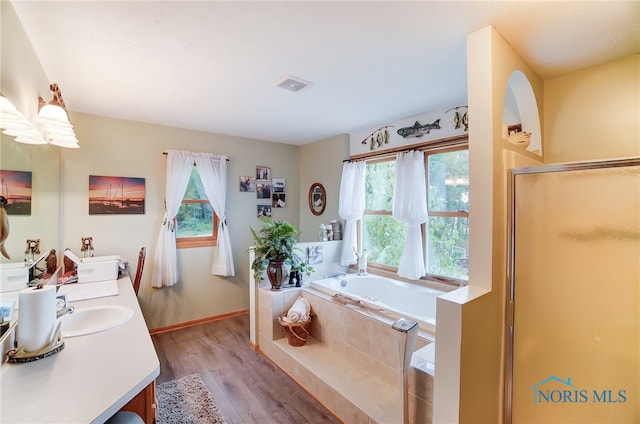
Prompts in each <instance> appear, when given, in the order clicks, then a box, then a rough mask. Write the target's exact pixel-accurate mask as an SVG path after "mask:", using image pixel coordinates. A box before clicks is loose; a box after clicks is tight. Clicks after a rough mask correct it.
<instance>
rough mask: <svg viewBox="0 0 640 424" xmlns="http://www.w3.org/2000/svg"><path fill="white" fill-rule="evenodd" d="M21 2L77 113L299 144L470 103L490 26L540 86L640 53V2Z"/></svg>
mask: <svg viewBox="0 0 640 424" xmlns="http://www.w3.org/2000/svg"><path fill="white" fill-rule="evenodd" d="M11 3H12V4H13V6H14V8H15V10H16V13H17V15H18V17H19V19H20V20H21V22H22V24H23V26H24V28H25V30H26V33H27V35H28V36H29V38H30V40H31V42H32V44H33V46H34V49H35V51H36V54H37V55H38V57H39V58H40V61H41V63H42V66H43V68H44V71H45V73H46V75H47V78H48V79H49V80H50V81H51V82H57V83H58V84H59V85H60V89H61V91H62V94H63V96H64V99H65V101H66V103H67V107H68V108H69V109H70V110H71V111H78V112H84V113H90V114H96V115H102V116H109V117H116V118H122V119H130V120H134V121H143V122H150V123H158V124H163V125H169V126H174V127H179V128H189V129H194V130H201V131H207V132H214V133H223V134H230V135H237V136H243V137H249V138H254V139H260V140H266V141H276V142H283V143H289V144H298V145H299V144H305V143H309V142H312V141H316V140H320V139H323V138H326V137H330V136H334V135H336V134H340V133H349V132H352V131H354V130H358V129H362V128H369V127H372V126H375V125H378V124H385V123H388V122H392V121H394V120H398V119H402V118H406V117H409V116H412V115H416V114H419V113H423V112H428V111H431V110H436V109H439V108H444V107H447V106H453V105H459V104H466V91H467V90H466V53H465V43H466V36H467V34H469V33H471V32H473V31H476V30H478V29H481V28H483V27H485V26H487V25H493V26H494V27H495V28H496V30H497V31H498V32H499V33H500V34H502V36H503V37H504V38H505V39H506V40H507V41H508V42H509V43H510V44H511V45H512V46H513V48H514V49H515V50H516V51H518V52H519V54H520V55H521V57H522V58H523V59H524V60H525V61H527V63H529V64H530V66H531V67H532V68H533V69H534V70H535V71H536V72H537V73H538V75H539V76H541V77H542V78H549V77H554V76H559V75H562V74H564V73H567V72H570V71H574V70H577V69H582V68H585V67H588V66H592V65H597V64H600V63H604V62H607V61H609V60H612V59H616V58H620V57H625V56H629V55H632V54H637V53H639V52H640V33H639V27H640V2H638V1H621V2H615V1H561V2H549V1H514V2H506V1H497V2H494V1H491V2H490V1H473V2H472V1H466V2H465V1H412V2H383V1H374V2H366V1H354V2H343V1H331V2H327V1H324V2H309V1H288V2H274V1H258V2H246V1H187V2H173V1H165V2H160V1H142V2H133V1H122V2H113V1H103V2H98V1H71V2H58V1H43V2H37V1H15V0H14V1H12V2H11ZM285 75H292V76H295V77H299V78H302V79H305V80H308V81H311V82H313V83H314V84H313V85H312V86H310V87H308V88H306V89H304V90H302V91H299V92H297V93H293V92H290V91H287V90H284V89H281V88H276V87H274V86H273V83H274V82H276V81H277V80H279V79H280V78H282V77H283V76H285ZM43 94H47V95H48V94H49V93H43Z"/></svg>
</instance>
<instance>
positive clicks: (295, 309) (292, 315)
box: [283, 296, 311, 322]
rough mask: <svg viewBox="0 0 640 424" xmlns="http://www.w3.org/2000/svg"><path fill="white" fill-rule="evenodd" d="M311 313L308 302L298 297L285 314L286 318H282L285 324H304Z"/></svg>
mask: <svg viewBox="0 0 640 424" xmlns="http://www.w3.org/2000/svg"><path fill="white" fill-rule="evenodd" d="M310 313H311V305H310V304H309V301H308V300H307V299H305V298H304V297H302V296H298V298H297V299H296V301H295V302H293V306H291V308H290V309H289V312H287V316H286V317H284V318H283V321H286V322H304V321H306V320H308V319H309V314H310Z"/></svg>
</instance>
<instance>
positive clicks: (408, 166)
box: [393, 151, 429, 280]
mask: <svg viewBox="0 0 640 424" xmlns="http://www.w3.org/2000/svg"><path fill="white" fill-rule="evenodd" d="M393 217H394V218H395V219H397V220H398V221H400V222H403V223H405V224H406V225H407V231H406V238H405V241H404V249H403V251H402V256H401V257H400V266H398V275H399V276H400V277H404V278H409V279H411V280H417V279H419V278H420V277H422V276H423V275H424V274H425V267H424V255H423V248H422V231H421V229H420V225H421V224H422V223H423V222H426V221H427V219H429V215H428V211H427V183H426V179H425V171H424V153H423V152H420V151H411V152H404V153H398V155H397V156H396V181H395V185H394V187H393Z"/></svg>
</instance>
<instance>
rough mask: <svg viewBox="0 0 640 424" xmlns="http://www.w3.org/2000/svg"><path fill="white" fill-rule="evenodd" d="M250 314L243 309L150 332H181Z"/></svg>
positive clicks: (150, 332)
mask: <svg viewBox="0 0 640 424" xmlns="http://www.w3.org/2000/svg"><path fill="white" fill-rule="evenodd" d="M248 313H249V310H248V309H243V310H241V311H236V312H229V313H226V314H221V315H214V316H211V317H206V318H200V319H196V320H193V321H187V322H181V323H179V324H172V325H168V326H166V327H159V328H154V329H153V330H149V334H150V335H152V336H153V335H154V334H161V333H168V332H169V331H174V330H180V329H182V328H187V327H193V326H194V325H200V324H206V323H208V322H213V321H219V320H221V319H225V318H231V317H237V316H239V315H246V314H248Z"/></svg>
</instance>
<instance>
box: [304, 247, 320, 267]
mask: <svg viewBox="0 0 640 424" xmlns="http://www.w3.org/2000/svg"><path fill="white" fill-rule="evenodd" d="M307 254H308V255H309V265H315V264H321V263H322V262H323V260H324V254H323V252H322V246H320V245H318V244H317V245H314V246H309V249H308V251H307Z"/></svg>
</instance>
